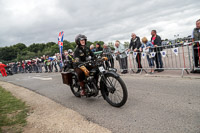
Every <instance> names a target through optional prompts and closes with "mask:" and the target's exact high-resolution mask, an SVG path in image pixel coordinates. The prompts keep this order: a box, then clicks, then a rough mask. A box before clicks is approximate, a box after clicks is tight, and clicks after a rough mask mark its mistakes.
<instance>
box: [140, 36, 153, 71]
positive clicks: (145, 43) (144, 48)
mask: <svg viewBox="0 0 200 133" xmlns="http://www.w3.org/2000/svg"><path fill="white" fill-rule="evenodd" d="M142 43H143V44H142V46H141V48H140V51H141V52H145V53H146V54H147V60H148V63H149V67H150V68H151V71H150V72H149V73H150V74H153V73H154V59H153V58H152V57H149V54H150V53H151V52H153V49H152V48H153V47H154V46H153V44H152V43H151V42H148V40H147V38H146V37H143V38H142Z"/></svg>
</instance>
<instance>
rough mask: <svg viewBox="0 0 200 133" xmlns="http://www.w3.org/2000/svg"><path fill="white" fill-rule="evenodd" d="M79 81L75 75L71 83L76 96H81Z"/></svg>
mask: <svg viewBox="0 0 200 133" xmlns="http://www.w3.org/2000/svg"><path fill="white" fill-rule="evenodd" d="M77 83H78V77H77V75H74V76H73V78H72V84H71V85H70V88H71V91H72V93H73V94H74V96H76V97H81V95H80V85H77Z"/></svg>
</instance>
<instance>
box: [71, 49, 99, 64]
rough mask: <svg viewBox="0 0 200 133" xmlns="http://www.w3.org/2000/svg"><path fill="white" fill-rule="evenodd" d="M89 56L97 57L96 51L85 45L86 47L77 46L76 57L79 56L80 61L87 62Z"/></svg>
mask: <svg viewBox="0 0 200 133" xmlns="http://www.w3.org/2000/svg"><path fill="white" fill-rule="evenodd" d="M89 56H91V58H94V57H95V56H94V53H93V52H92V51H91V50H90V49H89V48H88V47H86V46H85V48H84V49H83V48H82V47H81V46H78V47H76V49H75V51H74V59H77V58H78V60H79V62H85V61H87V58H88V57H89Z"/></svg>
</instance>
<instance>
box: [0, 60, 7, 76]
mask: <svg viewBox="0 0 200 133" xmlns="http://www.w3.org/2000/svg"><path fill="white" fill-rule="evenodd" d="M5 67H7V65H5V64H3V63H2V62H0V72H1V75H2V76H3V77H4V76H6V77H7V73H6V70H5Z"/></svg>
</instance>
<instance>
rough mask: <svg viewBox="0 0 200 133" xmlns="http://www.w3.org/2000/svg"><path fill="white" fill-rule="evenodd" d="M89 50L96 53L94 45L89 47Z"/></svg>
mask: <svg viewBox="0 0 200 133" xmlns="http://www.w3.org/2000/svg"><path fill="white" fill-rule="evenodd" d="M90 50H91V51H92V52H96V50H95V48H94V45H93V44H92V45H90Z"/></svg>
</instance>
